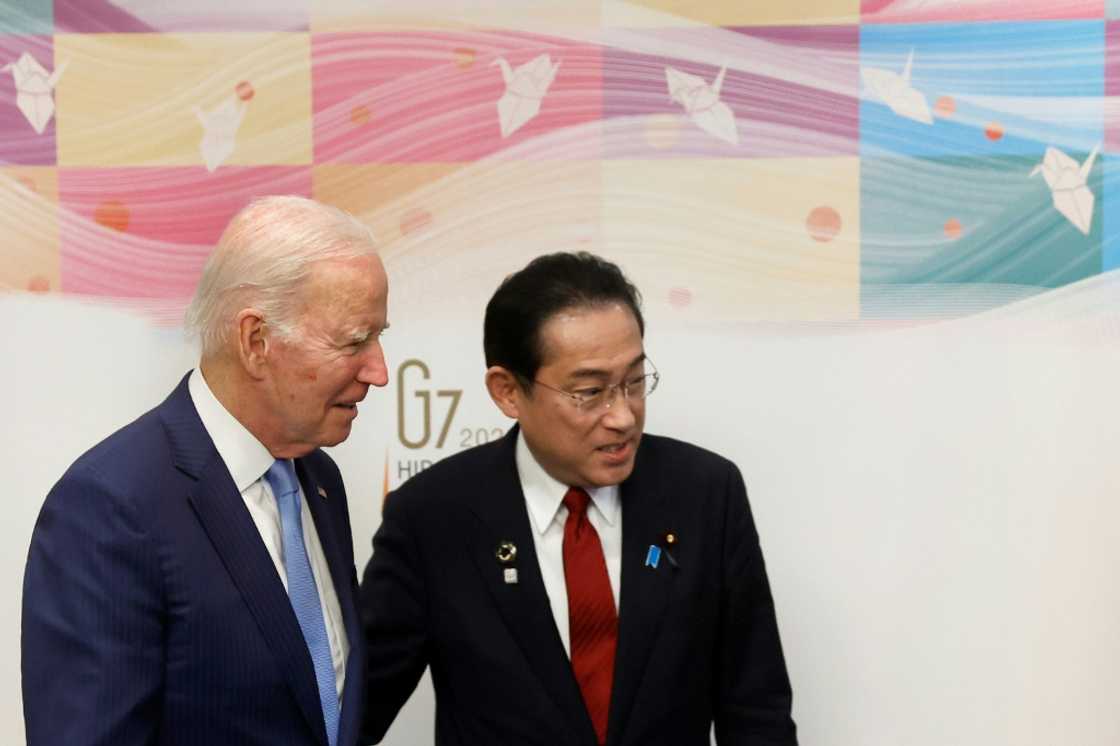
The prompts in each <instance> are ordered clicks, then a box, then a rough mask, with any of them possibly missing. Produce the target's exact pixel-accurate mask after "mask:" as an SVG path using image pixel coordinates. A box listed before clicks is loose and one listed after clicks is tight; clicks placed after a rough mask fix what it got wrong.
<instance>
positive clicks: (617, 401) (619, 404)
mask: <svg viewBox="0 0 1120 746" xmlns="http://www.w3.org/2000/svg"><path fill="white" fill-rule="evenodd" d="M611 393H612V396H611V400H610V402H609V403H608V406H609V409H607V411H606V412H604V413H603V424H604V425H606V426H607V427H609V428H611V429H612V430H629V429H630V428H632V427H633V426H634V423H635V422H637V421H638V418H637V417H635V416H634V409H635V408H636V407H640V406H642V401H641V400H640V399H634V400H631V399H630V397H628V396H627V395H626V393H625V392H624V391H623V390H622V387H618V388H616V389H614V391H612V392H611Z"/></svg>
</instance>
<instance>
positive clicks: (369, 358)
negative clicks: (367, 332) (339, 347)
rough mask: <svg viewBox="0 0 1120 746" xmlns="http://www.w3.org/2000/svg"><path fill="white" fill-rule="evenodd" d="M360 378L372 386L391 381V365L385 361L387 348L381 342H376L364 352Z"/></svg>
mask: <svg viewBox="0 0 1120 746" xmlns="http://www.w3.org/2000/svg"><path fill="white" fill-rule="evenodd" d="M358 380H359V381H361V382H362V383H367V384H369V385H371V386H384V385H385V384H387V383H389V367H388V364H387V363H386V362H385V350H384V349H383V348H382V347H381V343H380V342H374V343H373V344H371V345H370V346H369V349H368V350H366V351H365V353H364V359H363V360H362V367H361V369H360V370H359V371H358Z"/></svg>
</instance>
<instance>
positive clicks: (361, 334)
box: [342, 322, 389, 342]
mask: <svg viewBox="0 0 1120 746" xmlns="http://www.w3.org/2000/svg"><path fill="white" fill-rule="evenodd" d="M388 328H389V322H385V324H384V325H383V326H381V327H380V328H378V327H376V326H363V327H356V328H354V329H350V330H349V331H346V332H343V334H342V336H343V338H344V339H346V340H348V341H350V342H365V341H366V340H367V339H369V338H370V337H376V336H379V335H380V334H383V333H384V332H385V331H386V330H387V329H388Z"/></svg>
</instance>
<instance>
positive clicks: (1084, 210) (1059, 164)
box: [1031, 143, 1100, 235]
mask: <svg viewBox="0 0 1120 746" xmlns="http://www.w3.org/2000/svg"><path fill="white" fill-rule="evenodd" d="M1099 149H1100V143H1097V144H1096V145H1094V146H1093V150H1092V151H1091V152H1090V153H1089V157H1088V158H1086V159H1085V162H1084V163H1081V164H1079V163H1078V162H1077V161H1075V160H1074V159H1072V158H1070V157H1069V156H1068V155H1066V154H1065V153H1063V152H1062V151H1060V150H1058V149H1057V148H1046V155H1045V156H1043V158H1042V163H1039V164H1038V165H1037V166H1035V167H1034V170H1033V171H1031V176H1035V175H1037V174H1038V173H1039V172H1041V173H1042V178H1044V179H1046V186H1048V187H1050V193H1051V195H1052V196H1053V198H1054V207H1055V208H1057V210H1058V212H1060V213H1062V215H1065V216H1066V218H1067V219H1068V220H1069V222H1071V223H1073V224H1074V225H1075V226H1077V230H1079V231H1081V232H1082V233H1084V234H1085V235H1088V234H1089V230H1090V229H1091V228H1092V225H1093V203H1094V202H1096V198H1095V197H1093V192H1092V191H1091V190H1090V189H1089V187H1088V186H1087V185H1086V183H1085V182H1086V181H1088V179H1089V172H1090V171H1092V170H1093V162H1094V161H1095V160H1096V159H1097V151H1098V150H1099Z"/></svg>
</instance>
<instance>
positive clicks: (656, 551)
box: [646, 544, 661, 570]
mask: <svg viewBox="0 0 1120 746" xmlns="http://www.w3.org/2000/svg"><path fill="white" fill-rule="evenodd" d="M660 561H661V547H659V546H657V545H656V544H650V545H649V551H648V552H646V567H652V568H653V569H654V570H656V569H657V563H659V562H660Z"/></svg>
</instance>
